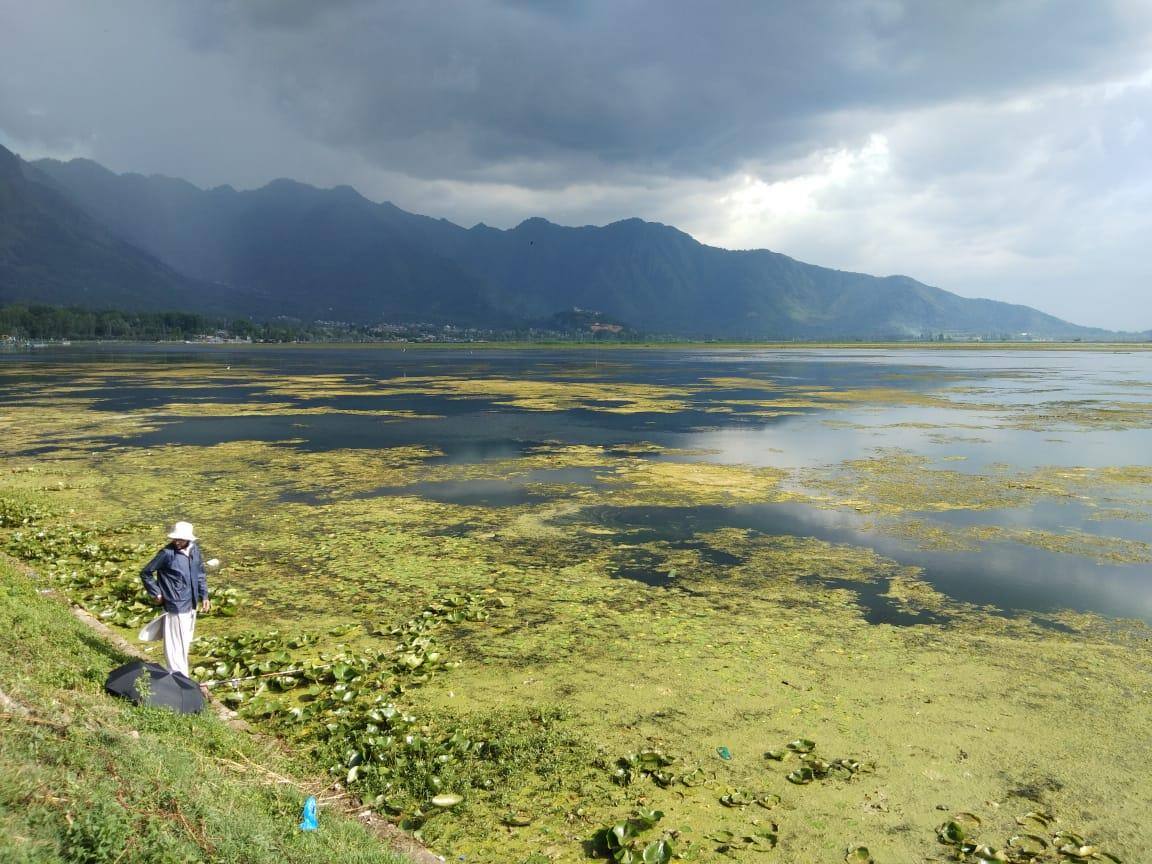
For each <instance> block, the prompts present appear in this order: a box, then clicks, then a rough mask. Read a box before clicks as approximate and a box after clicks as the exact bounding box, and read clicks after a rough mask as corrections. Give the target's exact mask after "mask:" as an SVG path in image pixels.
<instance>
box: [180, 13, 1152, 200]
mask: <svg viewBox="0 0 1152 864" xmlns="http://www.w3.org/2000/svg"><path fill="white" fill-rule="evenodd" d="M193 8H195V9H196V10H197V12H196V14H195V15H192V14H189V15H188V18H187V20H188V23H187V27H188V33H189V37H190V38H191V39H192V40H193V42H194V44H197V45H199V46H202V47H203V49H204V50H209V51H213V52H217V53H218V54H219V55H221V56H224V57H228V58H233V59H235V60H237V61H238V62H240V63H241V64H242V66H243V68H244V69H245V70H246V71H247V72H248V74H250V75H252V76H254V78H255V80H257V81H258V82H259V84H260V86H262V87H263V88H264V89H265V90H266V92H267V93H268V94H269V98H270V100H271V102H272V104H274V105H275V106H276V110H277V111H279V112H280V113H281V114H282V116H283V117H284V118H285V119H286V121H287V122H289V123H291V124H292V125H293V126H294V127H295V128H297V129H298V130H300V131H301V132H302V133H303V134H306V135H308V136H310V137H313V138H315V139H318V140H322V141H324V142H325V143H327V144H330V145H333V146H336V147H339V148H342V149H354V150H356V151H357V152H358V153H360V154H362V155H363V156H364V157H366V158H367V159H369V160H370V161H373V162H377V163H378V164H381V165H383V166H385V167H388V168H389V169H391V170H401V171H404V172H406V173H410V174H414V175H418V176H422V177H441V178H442V177H445V176H455V177H459V178H487V179H499V178H504V177H513V176H514V177H515V179H516V181H517V182H519V183H528V184H552V183H555V184H563V183H566V182H570V181H571V180H572V179H573V178H574V177H577V176H579V177H582V178H585V179H586V178H588V177H589V176H592V175H597V174H598V175H600V176H611V175H612V173H614V172H615V171H619V170H622V169H623V170H634V171H639V172H646V173H659V174H663V175H695V176H718V175H720V174H723V173H725V172H728V171H730V170H732V169H733V168H734V167H736V166H738V165H739V164H741V163H742V162H743V161H745V160H758V161H774V160H779V159H787V158H792V157H796V156H800V155H803V154H804V153H806V152H810V151H811V150H812V149H813V148H814V147H820V146H823V147H827V146H834V145H836V144H838V143H843V142H844V141H849V140H852V139H853V138H854V136H858V135H859V134H860V133H861V129H860V128H859V125H858V123H856V122H853V121H859V120H861V119H863V118H865V117H866V116H867V115H868V114H869V113H871V112H890V111H898V110H905V109H908V108H911V107H915V106H918V105H926V104H931V103H934V102H939V101H942V100H946V101H955V100H964V99H995V98H1004V97H1005V96H1008V95H1011V94H1012V93H1014V92H1026V91H1027V90H1029V89H1031V88H1033V87H1035V86H1038V85H1043V86H1046V87H1051V86H1058V85H1059V84H1060V83H1061V82H1064V81H1083V80H1085V79H1086V78H1088V79H1092V78H1106V77H1109V76H1114V75H1117V74H1121V73H1123V72H1124V71H1126V67H1128V66H1129V64H1131V63H1133V61H1134V58H1135V56H1136V55H1138V53H1139V52H1135V51H1133V50H1132V49H1133V48H1134V47H1135V46H1137V45H1138V44H1143V43H1144V41H1146V39H1147V32H1146V31H1145V30H1141V29H1139V28H1134V27H1132V26H1131V21H1130V20H1129V18H1128V16H1127V15H1126V14H1125V13H1124V7H1123V6H1122V5H1109V4H1105V3H1084V2H1080V0H1060V2H1043V3H1040V2H1010V3H1004V2H998V3H992V2H979V0H977V2H964V3H957V2H955V0H943V2H906V3H904V2H888V0H846V2H805V3H797V2H793V0H786V2H773V3H767V2H726V3H722V4H714V3H702V2H701V3H686V2H660V0H650V2H640V0H601V2H586V3H540V4H535V3H528V2H516V3H508V2H493V0H473V2H461V3H372V2H355V0H345V2H337V3H326V4H317V3H304V2H264V0H262V2H248V0H236V2H232V3H215V4H209V5H204V6H197V7H193ZM865 131H866V130H865Z"/></svg>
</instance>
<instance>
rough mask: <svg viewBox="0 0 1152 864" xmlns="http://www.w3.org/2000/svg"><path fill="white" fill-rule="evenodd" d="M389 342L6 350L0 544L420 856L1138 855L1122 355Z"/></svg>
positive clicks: (1134, 471) (1149, 724) (1145, 611)
mask: <svg viewBox="0 0 1152 864" xmlns="http://www.w3.org/2000/svg"><path fill="white" fill-rule="evenodd" d="M413 353H417V354H419V356H418V357H416V358H413V357H412V356H411V354H404V355H401V353H400V352H399V351H398V350H391V351H387V350H376V351H373V350H370V349H368V350H364V351H361V352H350V353H341V352H338V351H333V350H317V351H314V352H307V351H303V350H297V351H293V352H283V353H281V354H276V353H274V352H262V351H259V350H256V349H253V350H251V351H247V352H234V351H233V352H229V353H222V352H221V353H214V352H210V351H197V352H189V353H181V352H163V351H151V352H131V351H124V352H123V353H120V354H113V355H107V354H100V355H85V354H83V353H80V354H78V355H59V356H56V357H52V358H50V359H49V360H46V361H38V362H31V361H28V362H15V361H11V362H6V363H5V365H4V366H2V367H0V384H2V385H3V387H2V388H0V389H2V392H3V393H4V396H3V397H2V402H0V441H2V442H3V443H2V444H0V448H2V449H3V456H4V461H3V473H2V474H0V544H2V547H3V549H4V550H5V551H7V552H8V553H9V554H11V555H13V556H16V557H19V558H21V559H23V560H25V561H26V562H28V563H29V564H30V565H32V566H33V567H34V568H35V569H36V571H37V572H38V573H39V578H40V579H41V580H42V581H43V583H44V586H45V590H47V589H48V588H51V589H53V590H59V591H63V592H66V593H67V595H68V596H69V597H70V598H72V599H73V600H74V601H75V602H77V603H80V604H81V605H83V606H85V607H86V608H87V609H89V610H90V611H92V612H93V613H94V614H96V615H99V616H100V617H101V618H102V619H104V620H106V621H107V622H109V623H111V624H113V625H114V626H119V627H123V628H125V632H126V633H128V632H130V631H133V630H134V629H135V628H137V627H138V626H139V625H140V624H141V623H144V622H146V621H147V620H149V618H150V617H151V615H152V614H153V613H152V610H151V608H150V607H146V606H145V605H144V604H142V603H141V602H140V601H141V599H142V598H141V594H140V591H139V588H138V581H137V578H136V575H135V574H136V572H137V571H138V569H139V567H140V566H141V565H142V564H143V563H144V562H145V561H146V560H147V558H148V556H149V554H150V553H151V551H153V550H154V548H155V547H156V545H157V544H158V543H160V542H162V539H161V538H162V537H163V530H162V529H163V528H164V526H165V525H166V524H168V523H170V522H171V521H173V520H174V519H177V518H183V519H188V520H190V521H192V522H194V523H195V524H196V526H197V530H198V533H199V534H200V535H201V537H202V538H203V541H202V542H203V545H204V548H205V553H206V555H207V556H208V557H211V556H216V557H219V558H221V559H222V560H223V561H224V566H223V568H222V570H221V571H220V572H219V573H218V574H215V575H214V576H213V577H212V582H213V587H214V591H215V597H216V601H217V611H216V612H214V613H213V614H210V615H207V616H204V617H202V618H201V620H200V623H199V624H198V640H197V642H196V644H195V646H194V657H193V663H194V665H195V667H196V668H195V671H194V674H195V675H196V677H198V678H200V679H201V680H202V681H207V682H209V683H210V686H211V687H212V688H213V690H214V691H215V693H216V695H217V696H218V697H219V698H220V699H222V700H223V701H224V702H225V703H226V704H228V705H230V706H232V707H234V708H235V709H236V710H238V711H239V712H240V713H241V714H242V715H243V716H244V717H246V718H247V719H249V720H250V722H253V723H254V724H257V725H258V726H260V727H261V728H266V729H268V730H269V731H273V732H275V733H276V734H277V735H279V736H281V737H282V738H283V739H284V740H285V741H286V742H287V743H288V746H289V747H291V748H292V749H293V750H295V751H297V752H298V753H299V754H300V756H301V758H305V759H308V760H311V761H312V762H313V763H314V764H316V765H317V766H318V767H320V768H321V769H323V770H325V771H328V772H330V774H331V775H332V777H333V779H334V780H337V781H339V782H340V783H342V784H345V785H347V786H348V787H349V788H350V789H351V790H352V791H353V792H355V793H356V794H357V795H358V796H359V797H360V798H361V799H362V800H363V801H364V802H365V804H366V805H368V806H371V807H372V808H374V809H375V810H377V811H378V812H380V813H382V814H385V815H387V816H389V817H390V818H392V819H394V820H395V821H396V822H398V823H400V824H402V825H404V826H405V827H407V828H408V829H410V830H412V831H415V832H418V833H419V836H420V837H421V838H422V839H423V840H424V841H425V842H426V843H428V844H429V845H430V846H432V847H433V848H434V849H436V850H437V851H438V852H440V853H441V854H443V855H445V856H448V857H449V858H451V859H461V858H462V860H468V861H481V862H535V864H539V862H545V861H581V860H588V859H590V858H593V859H594V858H600V859H605V860H613V861H617V862H641V861H643V862H654V861H673V860H688V861H720V860H730V859H737V860H742V859H748V860H765V861H770V860H773V859H776V860H781V861H840V860H847V861H860V862H865V861H877V862H884V861H922V860H941V861H945V860H960V861H978V860H989V861H1090V860H1125V861H1139V860H1143V859H1145V858H1146V857H1148V856H1149V855H1150V854H1152V840H1149V839H1148V837H1147V832H1146V831H1145V830H1144V825H1143V820H1144V819H1145V815H1144V811H1145V809H1146V801H1147V797H1148V793H1149V790H1150V788H1152V787H1150V785H1149V783H1148V781H1147V778H1146V776H1145V775H1146V759H1144V758H1143V756H1144V755H1145V754H1146V753H1147V741H1148V738H1149V734H1150V733H1152V715H1150V713H1149V710H1148V709H1149V707H1150V702H1152V667H1150V666H1149V662H1148V661H1149V659H1150V654H1152V646H1150V643H1149V636H1150V635H1152V631H1150V630H1149V628H1148V626H1147V623H1146V621H1147V620H1148V619H1149V618H1152V597H1150V593H1152V589H1150V588H1149V586H1148V585H1147V584H1146V583H1147V579H1148V563H1149V561H1150V560H1152V546H1150V541H1152V538H1150V537H1149V533H1150V532H1149V528H1148V524H1149V519H1150V518H1152V492H1150V491H1149V490H1150V486H1149V481H1150V480H1152V466H1150V465H1149V464H1148V456H1147V454H1148V453H1149V452H1152V447H1149V444H1150V443H1152V439H1150V438H1149V437H1148V436H1149V433H1150V432H1152V399H1150V398H1149V393H1150V392H1152V391H1150V387H1152V374H1149V373H1150V372H1152V370H1150V369H1149V363H1148V361H1147V360H1145V359H1143V358H1144V357H1146V356H1148V355H1133V356H1128V355H1103V356H1099V355H1093V354H1089V353H1087V352H1084V353H1079V354H1077V353H1071V352H1061V353H1060V354H1059V355H1053V357H1049V356H1036V357H1033V356H1031V355H1028V356H1022V355H1021V354H1020V353H1019V352H1013V353H1012V355H1011V356H1007V357H998V356H996V355H993V354H987V355H981V354H974V352H964V354H963V356H961V357H959V358H950V357H949V356H948V355H946V354H943V352H931V356H930V358H929V359H927V360H924V361H923V362H913V361H911V360H909V359H908V358H907V356H906V355H904V354H902V356H900V357H895V358H892V357H880V358H876V357H875V356H873V355H869V354H868V352H866V351H858V352H848V354H850V355H851V356H846V354H844V353H838V352H807V353H803V352H801V353H799V354H797V353H791V354H790V353H788V352H781V353H780V354H779V355H771V356H761V355H757V354H756V353H755V352H747V351H719V352H713V353H708V352H696V353H692V352H650V353H648V354H645V355H644V356H642V357H638V356H634V355H633V354H630V353H629V352H623V351H613V352H604V354H603V356H600V355H593V354H591V352H571V353H568V354H566V353H564V352H553V351H549V352H543V351H541V352H532V351H519V352H503V353H498V354H497V353H495V352H494V353H490V354H484V355H483V356H482V354H481V352H477V353H476V354H470V353H469V352H468V351H467V350H465V349H458V350H456V351H440V352H432V351H426V352H413ZM974 356H975V357H976V359H973V357H974ZM941 357H944V358H945V359H943V360H942V359H941ZM1054 357H1055V358H1056V359H1053V358H1054ZM1070 358H1071V359H1070Z"/></svg>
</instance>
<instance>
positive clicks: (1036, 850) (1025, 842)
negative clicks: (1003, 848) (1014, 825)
mask: <svg viewBox="0 0 1152 864" xmlns="http://www.w3.org/2000/svg"><path fill="white" fill-rule="evenodd" d="M1008 846H1009V847H1010V848H1012V849H1018V850H1019V851H1020V852H1022V853H1023V854H1025V855H1039V854H1040V853H1041V852H1043V851H1044V850H1045V849H1047V848H1048V846H1049V843H1048V841H1047V840H1045V839H1044V838H1043V837H1041V836H1039V835H1038V834H1014V835H1013V836H1011V837H1009V838H1008Z"/></svg>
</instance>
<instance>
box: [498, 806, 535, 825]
mask: <svg viewBox="0 0 1152 864" xmlns="http://www.w3.org/2000/svg"><path fill="white" fill-rule="evenodd" d="M500 821H501V822H502V823H504V824H505V825H508V826H510V827H512V828H523V827H524V826H525V825H531V824H532V814H531V813H529V812H527V811H526V810H510V811H508V812H507V813H505V814H504V815H503V816H501V817H500Z"/></svg>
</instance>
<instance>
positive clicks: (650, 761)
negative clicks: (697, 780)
mask: <svg viewBox="0 0 1152 864" xmlns="http://www.w3.org/2000/svg"><path fill="white" fill-rule="evenodd" d="M675 762H676V758H675V757H674V756H668V755H666V754H665V753H662V752H660V751H659V750H641V751H640V752H639V753H628V754H626V755H624V756H621V757H620V758H619V759H617V760H616V770H615V771H613V772H612V779H613V780H615V781H616V782H617V783H619V784H620V785H621V786H630V785H631V784H632V783H635V782H636V781H637V780H641V779H649V780H651V781H652V782H653V783H655V784H656V785H657V786H671V785H672V784H673V783H674V782H676V780H677V779H678V778H677V775H676V773H675V772H673V771H672V770H670V769H671V767H672V766H673V765H674V764H675Z"/></svg>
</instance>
